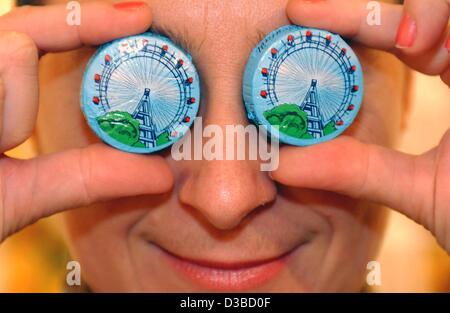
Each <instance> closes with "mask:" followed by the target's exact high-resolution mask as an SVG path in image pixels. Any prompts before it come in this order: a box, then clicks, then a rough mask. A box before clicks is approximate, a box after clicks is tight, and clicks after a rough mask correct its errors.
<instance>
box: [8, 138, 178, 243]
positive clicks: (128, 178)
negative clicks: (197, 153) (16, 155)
mask: <svg viewBox="0 0 450 313" xmlns="http://www.w3.org/2000/svg"><path fill="white" fill-rule="evenodd" d="M0 168H1V173H2V177H0V181H1V183H2V186H3V190H2V195H3V199H2V205H3V209H4V211H5V225H6V229H5V230H6V232H7V233H8V234H11V233H13V232H15V231H17V230H18V229H20V228H22V227H24V226H26V225H28V224H30V223H32V222H34V221H36V220H37V219H39V218H42V217H45V216H49V215H52V214H55V213H57V212H60V211H63V210H66V209H70V208H76V207H80V206H86V205H89V204H91V203H95V202H99V201H103V200H108V199H112V198H119V197H127V196H135V195H144V194H158V193H163V192H166V191H168V190H170V188H171V187H172V184H173V176H172V173H171V170H170V168H169V166H168V165H167V163H166V161H165V160H164V159H163V158H162V157H160V156H143V155H137V154H130V153H125V152H122V151H119V150H116V149H113V148H111V147H108V146H106V145H104V144H96V145H92V146H89V147H86V148H82V149H74V150H68V151H64V152H61V153H57V154H52V155H48V156H42V157H38V158H35V159H31V160H26V161H24V160H15V159H10V158H3V159H1V160H0Z"/></svg>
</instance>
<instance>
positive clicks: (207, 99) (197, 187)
mask: <svg viewBox="0 0 450 313" xmlns="http://www.w3.org/2000/svg"><path fill="white" fill-rule="evenodd" d="M209 79H214V81H212V84H211V87H210V88H207V90H206V92H205V93H204V98H203V103H202V106H203V110H202V113H201V116H202V124H203V125H202V127H203V131H204V135H206V136H211V137H202V145H203V147H202V151H203V154H202V156H203V158H202V160H200V161H187V162H186V163H185V164H184V169H187V172H188V174H187V175H186V179H185V180H184V182H183V184H182V186H181V188H180V194H179V197H180V201H181V202H182V203H184V204H187V205H189V206H191V207H193V208H194V209H196V210H198V211H199V212H200V213H201V214H202V215H203V216H204V217H205V218H206V219H207V220H208V221H209V222H210V223H211V224H212V225H213V226H214V227H216V228H218V229H230V228H234V227H235V226H237V225H239V223H240V222H241V221H242V220H243V219H244V217H245V216H247V215H248V214H249V213H250V212H251V211H252V210H254V209H256V208H258V207H259V206H261V205H262V204H265V203H268V202H270V201H272V200H273V199H274V198H275V195H276V190H275V186H274V184H273V182H272V181H271V180H270V178H269V177H268V176H267V173H265V172H261V170H260V161H259V160H258V159H255V158H252V159H249V155H250V154H249V153H248V149H249V143H250V140H252V139H249V137H247V140H241V141H239V140H238V139H237V135H236V133H235V132H234V130H231V131H227V128H229V127H230V126H231V127H236V126H238V125H240V126H243V127H246V126H247V125H248V124H249V123H248V120H247V118H246V113H245V108H244V105H243V103H242V97H241V79H240V78H235V76H233V75H229V74H228V73H224V72H222V73H217V74H215V75H214V78H212V76H209ZM209 126H213V127H214V129H215V130H217V131H219V132H221V135H220V137H221V138H217V137H216V138H213V137H214V136H217V134H216V133H209V134H206V131H207V129H206V128H207V127H209ZM241 129H242V128H241ZM253 134H254V135H256V140H257V138H258V133H257V131H256V128H255V129H254V133H253ZM231 136H233V138H230V137H231ZM241 138H242V137H241ZM213 140H214V142H216V143H217V142H219V141H221V142H222V145H221V146H217V145H216V146H215V148H214V149H222V153H219V154H217V153H216V154H215V155H216V156H217V155H221V156H223V159H220V160H217V159H205V150H208V151H210V148H211V146H210V145H211V142H212V141H213ZM253 140H255V138H253ZM193 144H194V145H196V144H198V142H196V140H195V139H194V140H193ZM237 145H244V146H243V147H242V146H241V147H240V148H241V150H242V149H243V150H244V151H245V158H244V160H242V159H238V158H237V156H238V155H237V153H236V151H237V148H238V147H237ZM206 147H208V149H206ZM252 148H253V149H255V148H256V150H257V146H256V147H255V145H252ZM229 149H233V152H234V153H233V157H232V158H228V157H227V150H229Z"/></svg>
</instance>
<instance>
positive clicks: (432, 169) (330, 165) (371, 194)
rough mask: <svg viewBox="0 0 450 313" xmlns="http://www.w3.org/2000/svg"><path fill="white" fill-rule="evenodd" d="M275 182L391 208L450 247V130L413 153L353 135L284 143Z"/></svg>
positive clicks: (275, 172) (274, 176)
mask: <svg viewBox="0 0 450 313" xmlns="http://www.w3.org/2000/svg"><path fill="white" fill-rule="evenodd" d="M272 177H273V179H274V180H276V181H278V182H280V183H282V184H285V185H289V186H294V187H302V188H311V189H320V190H328V191H333V192H337V193H341V194H344V195H348V196H350V197H355V198H362V199H366V200H369V201H373V202H377V203H381V204H384V205H386V206H389V207H391V208H393V209H395V210H397V211H399V212H401V213H403V214H405V215H407V216H408V217H410V218H411V219H413V220H415V221H416V222H418V223H420V224H422V225H424V226H425V227H427V228H428V229H430V230H431V231H432V232H433V233H434V234H435V235H436V236H437V237H438V239H439V240H440V241H441V243H443V242H444V246H446V247H447V248H449V247H450V236H449V235H450V131H447V133H446V135H445V136H444V138H443V139H442V141H441V143H440V145H439V147H437V148H435V149H433V150H431V151H429V152H427V153H425V154H423V155H420V156H412V155H407V154H404V153H401V152H398V151H394V150H390V149H387V148H383V147H380V146H376V145H369V144H364V143H362V142H360V141H358V140H356V139H353V138H350V137H340V138H337V139H335V140H333V141H330V142H326V143H323V144H319V145H316V146H311V147H306V148H298V147H288V146H286V147H283V148H282V149H281V151H280V165H279V168H278V169H277V170H276V171H274V172H272Z"/></svg>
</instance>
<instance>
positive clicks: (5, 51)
mask: <svg viewBox="0 0 450 313" xmlns="http://www.w3.org/2000/svg"><path fill="white" fill-rule="evenodd" d="M6 60H7V61H6ZM0 80H1V81H2V88H3V96H2V97H1V98H0V105H1V108H2V112H1V115H0V120H1V128H0V152H1V153H2V152H5V151H7V150H9V149H11V148H13V147H15V146H17V145H19V144H20V143H21V142H23V141H24V140H25V139H27V138H28V137H29V136H30V135H31V133H32V131H33V127H34V124H35V121H36V116H37V111H38V51H37V48H36V45H35V44H34V42H33V40H32V39H31V38H30V37H29V36H28V35H26V34H24V33H17V32H5V31H0Z"/></svg>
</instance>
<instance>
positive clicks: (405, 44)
mask: <svg viewBox="0 0 450 313" xmlns="http://www.w3.org/2000/svg"><path fill="white" fill-rule="evenodd" d="M416 34H417V25H416V22H415V21H414V20H413V19H412V17H411V16H410V15H409V14H408V13H405V14H404V15H403V18H402V21H401V22H400V25H399V27H398V31H397V38H396V39H395V43H396V45H395V46H396V47H397V48H400V49H402V48H409V47H412V45H413V44H414V41H415V40H416Z"/></svg>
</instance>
